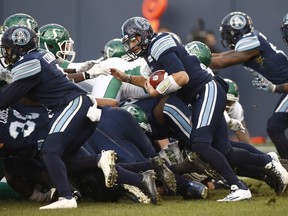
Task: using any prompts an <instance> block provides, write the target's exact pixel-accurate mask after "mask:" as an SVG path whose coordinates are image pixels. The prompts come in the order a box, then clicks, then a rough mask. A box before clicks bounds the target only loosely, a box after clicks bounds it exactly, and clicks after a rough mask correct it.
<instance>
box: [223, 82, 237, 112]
mask: <svg viewBox="0 0 288 216" xmlns="http://www.w3.org/2000/svg"><path fill="white" fill-rule="evenodd" d="M224 80H225V82H226V83H227V84H228V86H229V88H228V91H227V106H226V110H227V111H228V113H229V112H231V111H232V109H233V107H234V104H235V102H238V101H239V98H240V94H239V88H238V85H237V84H236V83H235V82H234V81H232V80H231V79H226V78H225V79H224Z"/></svg>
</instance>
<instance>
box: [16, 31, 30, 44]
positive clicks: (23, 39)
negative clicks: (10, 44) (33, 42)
mask: <svg viewBox="0 0 288 216" xmlns="http://www.w3.org/2000/svg"><path fill="white" fill-rule="evenodd" d="M30 38H31V36H30V33H29V32H28V31H27V30H26V29H24V28H18V29H15V31H13V33H12V40H13V41H14V44H16V45H19V46H24V45H26V44H28V43H29V41H30Z"/></svg>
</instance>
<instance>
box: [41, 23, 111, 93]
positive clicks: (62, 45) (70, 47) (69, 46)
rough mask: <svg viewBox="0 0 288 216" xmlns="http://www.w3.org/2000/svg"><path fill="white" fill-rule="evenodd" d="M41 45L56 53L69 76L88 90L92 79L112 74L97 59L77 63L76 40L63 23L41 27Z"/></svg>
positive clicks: (90, 87) (59, 62)
mask: <svg viewBox="0 0 288 216" xmlns="http://www.w3.org/2000/svg"><path fill="white" fill-rule="evenodd" d="M39 34H40V47H41V48H42V49H45V50H47V51H50V52H52V53H53V54H54V56H55V58H56V59H57V63H58V64H59V65H60V67H61V68H63V69H64V71H65V72H66V73H68V77H69V78H70V79H72V80H74V81H75V82H77V83H78V84H79V85H80V86H82V87H83V88H84V89H85V90H87V91H88V92H91V90H92V85H93V81H92V80H91V79H93V78H95V77H98V76H100V75H108V74H110V72H109V69H108V68H105V67H101V66H100V65H99V64H98V63H99V62H98V61H97V60H89V61H86V62H82V63H81V62H79V63H75V62H74V59H75V56H76V52H75V51H74V41H73V40H72V38H71V36H70V34H69V32H68V30H67V29H66V28H65V27H63V26H62V25H59V24H56V23H49V24H46V25H44V26H42V27H41V28H40V29H39Z"/></svg>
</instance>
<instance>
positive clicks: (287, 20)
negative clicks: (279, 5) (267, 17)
mask: <svg viewBox="0 0 288 216" xmlns="http://www.w3.org/2000/svg"><path fill="white" fill-rule="evenodd" d="M280 30H281V35H282V38H283V40H284V43H285V44H286V45H287V46H288V13H287V14H286V16H285V17H284V18H283V23H282V25H281V28H280Z"/></svg>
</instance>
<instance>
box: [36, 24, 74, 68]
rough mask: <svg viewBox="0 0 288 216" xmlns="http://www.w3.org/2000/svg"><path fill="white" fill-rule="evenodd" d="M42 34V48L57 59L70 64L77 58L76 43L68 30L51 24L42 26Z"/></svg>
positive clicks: (40, 30)
mask: <svg viewBox="0 0 288 216" xmlns="http://www.w3.org/2000/svg"><path fill="white" fill-rule="evenodd" d="M39 32H40V48H42V49H46V50H48V51H50V52H52V53H53V54H54V55H55V57H56V58H59V59H61V60H63V61H67V62H69V63H71V62H73V61H74V59H75V56H76V53H75V52H74V46H73V45H74V41H73V40H72V39H71V37H70V34H69V32H68V30H67V29H66V28H64V27H63V26H61V25H59V24H55V23H50V24H46V25H44V26H42V27H41V28H40V29H39Z"/></svg>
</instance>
